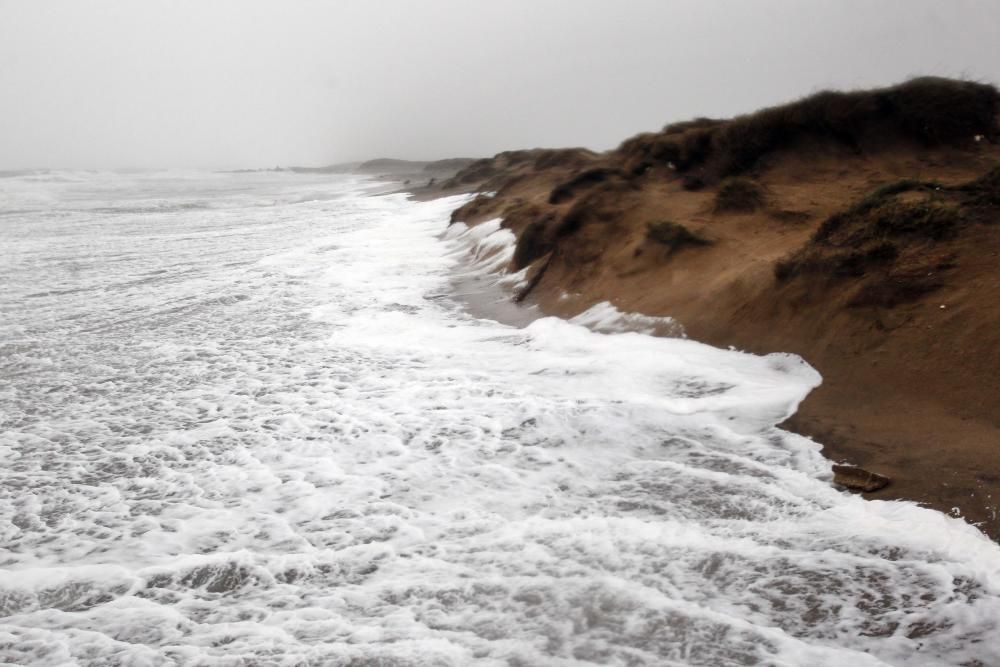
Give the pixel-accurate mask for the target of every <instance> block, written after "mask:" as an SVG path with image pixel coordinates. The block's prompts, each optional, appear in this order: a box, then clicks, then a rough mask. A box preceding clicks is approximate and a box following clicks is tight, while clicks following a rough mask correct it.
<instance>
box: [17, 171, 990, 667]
mask: <svg viewBox="0 0 1000 667" xmlns="http://www.w3.org/2000/svg"><path fill="white" fill-rule="evenodd" d="M326 178H328V177H323V178H319V177H306V176H290V175H282V174H243V175H199V176H193V175H189V174H187V175H186V174H170V175H166V176H165V175H157V174H146V175H129V176H122V175H108V174H103V175H87V176H86V177H81V178H80V179H78V180H76V181H71V180H65V179H64V180H49V181H46V182H44V183H40V182H39V180H38V179H37V178H34V179H33V180H30V182H29V179H24V178H16V177H12V178H5V179H3V180H2V182H0V188H3V189H2V191H0V192H2V196H3V197H4V208H5V209H7V210H11V211H20V212H19V213H16V214H12V215H7V216H2V217H0V244H2V245H3V247H4V248H6V249H7V250H6V252H5V254H4V255H3V257H2V259H0V282H2V284H4V285H5V286H7V288H6V289H5V290H4V291H3V293H0V312H3V313H4V318H3V320H2V321H0V336H2V338H0V373H2V377H3V378H4V379H5V381H4V382H3V383H2V384H0V412H2V415H3V417H2V418H3V429H2V434H0V518H2V520H3V521H2V524H0V544H2V545H4V547H3V552H2V555H3V560H2V566H3V572H2V573H0V616H3V618H2V619H0V658H3V659H5V660H6V661H7V662H10V663H13V664H50V665H62V664H86V665H115V664H123V665H162V664H197V665H246V664H262V665H271V664H273V665H300V664H315V665H331V664H332V665H347V664H354V665H362V664H365V665H367V664H386V665H389V664H391V665H465V664H483V665H507V664H521V665H581V664H630V665H644V664H645V665H672V664H673V665H682V664H683V665H687V664H696V665H753V664H767V665H836V666H840V665H845V664H851V665H857V666H862V665H882V664H897V665H904V664H905V665H946V664H963V663H967V664H973V663H974V661H976V660H978V661H979V662H980V664H986V665H989V664H998V663H1000V648H998V644H997V643H996V641H995V637H996V633H997V631H998V628H997V625H998V619H1000V549H998V548H997V546H996V545H995V544H993V543H991V542H990V541H988V540H987V539H985V538H984V537H982V535H980V534H979V533H978V532H977V531H976V530H975V529H973V528H972V527H970V526H967V525H965V524H964V523H962V522H961V521H959V520H957V519H953V518H949V517H946V516H944V515H942V514H939V513H936V512H932V511H929V510H925V509H921V508H918V507H916V506H915V505H913V504H909V503H883V502H866V501H864V500H862V499H860V498H858V497H855V496H850V495H846V494H842V493H839V492H837V491H835V490H833V489H832V488H830V486H829V484H828V483H827V482H828V477H829V474H828V464H827V463H826V462H825V461H824V460H823V459H822V458H821V456H820V455H819V452H818V446H817V445H815V444H814V443H812V442H810V441H808V440H806V439H803V438H800V437H797V436H795V435H792V434H789V433H785V432H782V431H780V430H778V429H776V428H775V427H774V424H775V423H778V422H779V421H780V420H782V419H783V418H784V417H785V416H787V415H788V414H790V413H791V411H793V410H794V409H795V406H796V405H797V404H798V402H799V401H800V400H801V399H802V398H803V397H804V396H805V395H806V394H807V393H808V391H809V390H810V389H812V388H813V387H815V386H816V385H817V383H818V382H819V381H820V378H819V377H818V375H817V374H816V373H815V371H813V370H812V369H811V368H810V367H809V366H808V365H806V364H805V363H803V362H802V361H801V360H799V359H798V358H796V357H794V356H790V355H771V356H767V357H757V356H752V355H747V354H741V353H737V352H732V351H725V350H718V349H714V348H711V347H707V346H704V345H700V344H698V343H695V342H693V341H689V340H683V339H677V338H674V339H670V338H652V337H649V336H644V335H640V334H638V333H623V334H611V335H608V334H601V333H596V332H594V331H591V330H588V329H587V328H586V327H584V326H580V325H577V324H574V323H571V322H564V321H560V320H555V319H552V318H545V319H541V320H538V321H536V322H534V323H532V324H531V325H529V326H527V327H525V328H523V329H517V328H512V327H508V326H503V325H500V324H497V323H495V322H491V321H488V320H483V319H476V318H473V317H471V316H469V315H467V314H465V312H464V311H463V310H462V309H461V308H460V307H459V305H458V304H457V303H456V302H454V301H452V300H450V299H448V298H443V297H442V295H443V294H445V293H446V292H447V290H448V285H449V280H450V276H451V273H452V272H453V271H455V270H459V269H461V270H466V271H469V270H474V271H480V272H484V275H485V272H489V271H495V269H496V268H497V267H498V266H500V265H501V263H502V262H501V260H502V259H503V258H504V257H507V258H508V259H509V253H510V252H512V246H511V238H509V237H508V236H506V235H505V234H503V233H502V232H505V231H506V230H502V229H501V228H500V227H499V224H496V223H494V224H492V225H488V226H485V227H484V226H480V227H482V229H480V228H479V227H477V228H473V229H462V228H460V227H457V226H456V228H455V229H453V230H452V231H451V232H449V233H448V234H447V235H446V238H444V239H443V240H442V239H441V237H440V235H441V233H442V232H444V231H445V229H446V220H447V215H448V212H449V211H450V209H451V208H453V207H454V206H455V205H457V204H458V203H459V201H460V200H459V199H451V200H440V201H437V202H429V203H413V202H409V201H407V200H406V199H405V198H404V197H402V196H396V195H392V196H383V197H367V198H366V197H361V196H358V195H357V194H356V193H357V192H358V191H359V190H361V189H362V188H363V184H362V183H360V182H358V181H351V180H348V179H331V180H325V179H326ZM196 205H197V206H196ZM199 206H201V207H200V208H199ZM126 208H131V209H132V212H124V211H122V209H126ZM108 209H111V210H112V211H111V212H109V211H108ZM114 211H119V212H114ZM477 230H478V231H477ZM508 233H509V232H508ZM474 235H475V236H476V238H475V239H474V242H472V243H470V238H471V236H474ZM470 247H473V248H475V249H476V250H475V251H474V252H475V253H478V254H475V255H474V257H473V263H474V267H473V269H469V268H467V267H466V268H462V267H463V266H465V265H464V264H463V261H464V259H463V258H464V255H465V253H467V252H468V249H469V248H470ZM605 311H607V309H605ZM608 312H609V311H608ZM608 312H605V313H604V314H603V315H601V314H600V313H598V314H597V315H601V316H600V317H597V316H596V315H595V314H593V313H592V315H595V317H594V319H596V320H601V321H604V319H606V318H605V317H604V316H605V315H608ZM591 324H592V323H591Z"/></svg>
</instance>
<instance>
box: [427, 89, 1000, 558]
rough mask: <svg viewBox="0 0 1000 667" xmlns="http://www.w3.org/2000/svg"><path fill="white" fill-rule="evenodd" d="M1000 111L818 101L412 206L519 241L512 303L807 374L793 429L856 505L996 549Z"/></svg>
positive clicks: (490, 180)
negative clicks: (858, 498) (428, 206)
mask: <svg viewBox="0 0 1000 667" xmlns="http://www.w3.org/2000/svg"><path fill="white" fill-rule="evenodd" d="M998 112H1000V96H998V94H997V91H996V90H995V89H993V88H992V87H989V86H983V85H979V84H971V83H965V82H956V81H949V80H942V79H918V80H914V81H911V82H908V83H906V84H902V85H900V86H896V87H893V88H887V89H881V90H877V91H867V92H859V93H821V94H819V95H816V96H813V97H810V98H806V99H804V100H801V101H799V102H796V103H793V104H790V105H786V106H783V107H775V108H773V109H768V110H764V111H762V112H758V113H757V114H753V115H751V116H745V117H740V118H737V119H732V120H728V121H719V120H711V119H700V120H698V121H693V122H690V123H681V124H675V125H672V126H667V127H666V128H665V129H664V130H663V131H661V132H656V133H648V134H644V135H639V136H637V137H634V138H632V139H630V140H628V141H626V142H625V143H623V144H622V146H621V147H619V148H618V149H616V150H614V151H609V152H607V153H602V154H596V153H592V152H590V151H586V150H583V149H564V150H531V151H511V152H507V153H501V154H499V155H497V156H495V157H494V158H489V159H486V160H479V161H476V162H473V163H471V164H470V165H468V166H466V167H465V168H463V169H462V170H461V171H459V172H458V173H457V174H456V175H455V176H454V177H452V178H450V179H448V180H447V181H445V182H443V183H438V184H436V185H435V187H434V188H433V189H430V190H428V191H425V192H424V193H422V196H433V195H434V194H440V193H451V192H456V191H470V190H472V191H475V190H478V191H482V192H487V191H489V192H496V193H497V194H496V196H493V197H478V198H476V199H474V200H473V201H471V202H470V203H469V204H467V205H466V206H464V207H462V208H461V209H459V210H457V211H456V212H455V214H454V216H453V219H454V220H458V221H463V222H466V223H468V224H476V223H478V222H481V221H483V220H486V219H490V218H495V217H498V216H501V217H503V219H504V225H505V226H506V227H508V228H510V229H511V230H512V231H514V232H515V234H516V235H517V236H518V247H517V252H516V254H515V257H514V260H513V261H512V266H511V269H520V268H523V267H529V275H530V276H532V277H533V280H532V281H531V284H530V285H529V287H528V288H527V290H526V291H525V292H524V293H522V294H520V295H518V296H519V298H522V299H525V300H526V301H527V302H531V303H535V304H537V305H538V306H539V307H541V308H542V309H543V310H544V311H545V312H548V313H552V314H557V315H564V316H573V315H576V314H578V313H579V312H581V311H583V310H584V309H586V308H588V307H589V306H591V305H593V304H594V303H597V302H599V301H604V300H608V301H611V302H612V303H614V304H615V305H616V306H617V307H618V308H619V309H621V310H625V311H635V312H641V313H645V314H648V315H669V316H671V317H674V318H675V319H677V320H679V321H680V322H681V323H682V324H683V325H684V327H685V328H686V331H687V333H688V335H689V336H690V337H691V338H694V339H696V340H701V341H704V342H707V343H710V344H713V345H718V346H729V345H732V346H735V347H737V348H740V349H744V350H749V351H753V352H759V353H765V352H774V351H789V352H795V353H798V354H800V355H802V356H803V357H804V358H805V359H806V360H808V361H809V362H810V363H811V364H813V365H814V366H815V367H816V368H817V369H818V370H819V371H820V372H821V373H822V375H823V378H824V384H823V386H822V387H820V388H819V389H818V390H816V391H815V392H814V393H813V394H812V395H811V396H810V397H809V398H808V399H807V401H806V402H805V403H804V404H803V405H802V407H801V408H800V410H799V412H798V414H797V415H795V417H793V418H792V419H791V420H790V421H789V422H788V424H787V426H788V427H789V428H792V429H793V430H796V431H798V432H800V433H803V434H805V435H809V436H813V437H815V438H816V439H817V440H818V441H819V442H821V443H823V445H824V451H825V452H826V453H827V455H828V456H829V457H830V458H831V459H832V460H833V461H846V462H849V463H851V464H855V465H860V466H864V467H866V468H868V469H870V470H873V471H875V472H878V473H882V474H885V475H888V476H889V477H891V478H892V480H893V481H892V484H890V485H889V486H888V487H887V488H885V489H882V490H880V491H875V492H872V493H868V494H866V495H867V496H868V497H871V498H880V499H897V498H903V499H909V500H915V501H918V502H921V503H923V504H926V505H928V506H930V507H934V508H936V509H938V510H941V511H944V512H953V508H957V510H955V511H954V512H953V513H955V512H957V513H961V515H962V516H964V517H965V518H966V519H967V520H968V521H969V522H971V523H973V524H976V525H978V526H980V528H982V529H983V530H984V531H985V532H986V533H987V534H989V535H991V536H992V537H994V538H995V539H996V538H1000V516H998V511H1000V411H998V408H1000V304H998V297H1000V270H998V261H1000V257H998V253H1000V168H998V165H1000V143H998V142H1000V129H998Z"/></svg>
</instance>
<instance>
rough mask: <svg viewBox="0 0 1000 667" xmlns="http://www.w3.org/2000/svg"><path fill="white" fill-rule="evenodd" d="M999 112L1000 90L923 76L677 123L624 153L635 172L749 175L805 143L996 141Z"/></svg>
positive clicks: (858, 146) (860, 145)
mask: <svg viewBox="0 0 1000 667" xmlns="http://www.w3.org/2000/svg"><path fill="white" fill-rule="evenodd" d="M998 113H1000V93H998V91H997V89H996V88H994V87H993V86H989V85H986V84H981V83H975V82H971V81H959V80H954V79H944V78H937V77H921V78H917V79H912V80H910V81H906V82H904V83H901V84H899V85H896V86H890V87H888V88H878V89H874V90H865V91H855V92H837V91H823V92H819V93H816V94H814V95H810V96H809V97H805V98H803V99H801V100H798V101H796V102H791V103H789V104H784V105H781V106H776V107H770V108H767V109H762V110H760V111H757V112H756V113H752V114H747V115H745V116H738V117H736V118H733V119H731V120H728V121H715V120H712V119H696V120H694V121H688V122H685V123H674V124H672V125H668V126H667V127H666V128H665V129H664V131H663V132H659V133H647V134H640V135H638V136H636V137H633V138H631V139H629V140H627V141H625V142H624V143H622V145H621V146H619V148H618V153H619V154H621V155H622V156H623V157H624V161H625V163H626V165H627V166H628V169H629V171H630V172H632V173H641V171H643V170H644V169H645V168H646V167H648V166H649V165H651V164H655V163H661V164H665V163H671V164H673V165H674V166H675V167H676V168H677V169H678V170H679V171H687V170H689V169H692V168H694V167H698V166H704V167H705V168H706V169H708V171H709V172H710V173H711V175H712V178H713V179H715V178H722V177H725V176H734V175H738V174H741V173H743V172H745V171H747V170H748V169H751V168H753V167H754V166H755V165H757V164H758V162H759V161H760V159H761V158H763V157H764V156H766V155H768V154H769V153H772V152H774V151H777V150H780V149H783V148H788V147H791V146H793V145H795V144H796V143H797V142H799V141H801V140H804V139H809V140H812V141H816V140H819V141H826V142H830V143H833V144H836V145H841V146H844V147H846V148H848V149H850V150H853V151H857V152H861V151H863V150H865V149H866V148H870V147H876V148H877V147H878V146H882V145H885V144H886V143H887V142H891V141H898V140H907V141H917V142H920V143H922V144H925V145H935V144H947V143H960V142H965V141H971V140H972V138H973V136H974V135H977V134H982V135H985V136H987V137H996V136H998V134H1000V131H998V126H997V115H998Z"/></svg>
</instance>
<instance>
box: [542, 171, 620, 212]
mask: <svg viewBox="0 0 1000 667" xmlns="http://www.w3.org/2000/svg"><path fill="white" fill-rule="evenodd" d="M624 175H625V174H624V173H623V172H622V170H621V169H616V168H611V167H595V168H594V169H587V170H586V171H582V172H580V173H579V174H577V175H576V176H574V177H573V178H571V179H569V180H568V181H566V182H565V183H560V184H559V185H557V186H556V187H554V188H553V189H552V192H551V193H549V203H550V204H561V203H563V202H566V201H569V200H570V199H572V198H573V197H574V196H575V195H576V193H577V191H579V190H583V189H586V188H589V187H591V186H594V185H597V184H598V183H604V182H605V181H607V180H609V179H611V178H615V177H624Z"/></svg>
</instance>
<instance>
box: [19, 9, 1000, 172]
mask: <svg viewBox="0 0 1000 667" xmlns="http://www.w3.org/2000/svg"><path fill="white" fill-rule="evenodd" d="M925 73H929V74H942V75H950V76H966V77H971V78H976V79H980V80H986V81H989V82H991V83H997V82H998V81H1000V2H998V1H997V0H982V1H980V2H976V1H972V0H964V1H963V0H942V1H941V2H928V1H925V0H829V1H819V0H817V1H807V0H761V1H750V0H744V1H740V2H737V1H736V0H733V1H729V2H723V1H721V0H720V1H718V2H713V1H710V0H695V1H691V2H688V1H686V0H677V1H674V0H619V1H615V2H611V1H607V2H595V1H591V0H523V1H520V0H518V1H512V0H493V1H491V2H478V1H474V0H420V1H419V2H417V1H415V0H414V1H403V0H395V1H393V0H384V1H378V0H367V1H360V0H358V1H352V0H336V1H335V0H329V1H326V2H312V1H308V0H297V1H291V0H283V1H280V2H279V1H277V0H275V1H270V0H142V1H139V0H89V1H87V2H83V1H81V0H0V169H13V168H39V167H53V168H59V167H63V168H116V167H163V166H177V167H212V168H215V167H237V166H248V167H249V166H271V165H275V164H282V165H290V164H312V165H319V164H327V163H331V162H337V161H346V160H354V159H361V158H369V157H377V156H392V157H403V158H428V159H430V158H441V157H449V156H458V155H461V156H466V155H468V156H479V155H488V154H493V153H495V152H497V151H500V150H506V149H510V148H524V147H533V146H570V145H582V146H589V147H592V148H597V149H604V148H608V147H611V146H613V145H617V144H618V143H619V142H620V141H621V140H622V139H623V138H625V137H627V136H629V135H631V134H634V133H636V132H639V131H642V130H648V129H655V128H659V127H660V126H662V125H663V124H665V123H667V122H669V121H674V120H681V119H684V118H687V117H691V116H696V115H712V116H724V115H732V114H736V113H740V112H744V111H750V110H753V109H755V108H757V107H760V106H762V105H768V104H773V103H778V102H781V101H785V100H788V99H791V98H794V97H797V96H800V95H803V94H806V93H809V92H812V91H815V90H818V89H822V88H827V87H866V86H871V85H881V84H887V83H891V82H895V81H898V80H900V79H903V78H905V77H907V76H910V75H914V74H925Z"/></svg>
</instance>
